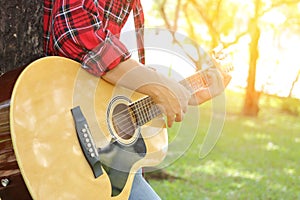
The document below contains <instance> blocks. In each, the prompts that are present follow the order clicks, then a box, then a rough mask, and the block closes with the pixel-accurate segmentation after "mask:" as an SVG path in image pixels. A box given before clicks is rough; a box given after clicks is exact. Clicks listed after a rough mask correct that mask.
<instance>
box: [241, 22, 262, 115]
mask: <svg viewBox="0 0 300 200" xmlns="http://www.w3.org/2000/svg"><path fill="white" fill-rule="evenodd" d="M252 23H253V24H252V25H251V27H252V30H251V38H252V40H251V43H250V47H249V51H250V64H249V71H248V79H247V83H248V85H247V88H246V97H245V102H244V108H243V114H244V115H247V116H257V115H258V112H259V106H258V102H259V96H260V95H259V94H260V93H259V92H257V91H256V90H255V81H256V63H257V59H258V57H259V51H258V42H259V38H260V30H259V27H258V26H257V24H256V23H255V24H254V22H252Z"/></svg>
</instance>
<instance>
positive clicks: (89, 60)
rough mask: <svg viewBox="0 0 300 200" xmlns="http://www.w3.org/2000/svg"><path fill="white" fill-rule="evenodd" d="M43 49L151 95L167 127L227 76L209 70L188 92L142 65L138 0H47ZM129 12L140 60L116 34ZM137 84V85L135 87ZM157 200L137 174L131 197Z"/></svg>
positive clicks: (218, 88)
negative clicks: (204, 82) (203, 85)
mask: <svg viewBox="0 0 300 200" xmlns="http://www.w3.org/2000/svg"><path fill="white" fill-rule="evenodd" d="M44 3H45V7H44V11H45V13H44V42H45V43H44V50H45V54H46V55H58V56H64V57H68V58H71V59H73V60H76V61H78V62H80V63H82V66H83V68H84V69H86V71H88V72H89V73H91V74H93V75H95V76H98V77H99V78H100V77H101V78H103V79H104V80H106V81H108V82H110V83H112V84H114V85H116V84H119V85H122V86H125V87H127V88H129V89H134V90H136V91H138V92H140V93H144V94H146V95H149V96H151V97H152V99H153V101H154V102H155V103H156V104H157V105H158V106H159V108H160V109H161V111H162V112H163V113H164V115H165V116H166V117H167V125H168V126H169V127H171V126H172V124H173V122H174V121H176V122H180V121H182V120H183V117H184V113H185V112H186V111H187V107H188V105H199V104H201V103H202V102H204V101H207V100H208V99H210V98H212V97H214V96H216V95H218V94H220V93H221V92H222V91H223V90H224V85H227V84H228V82H229V79H228V78H226V80H225V79H224V77H223V76H222V75H221V73H219V72H218V71H217V70H215V69H214V70H209V71H208V74H207V75H208V77H209V82H210V83H209V84H210V87H209V88H207V89H204V90H201V91H199V92H197V93H196V94H190V92H189V91H188V90H187V89H186V88H185V87H183V86H182V85H181V84H179V83H177V82H175V81H173V80H171V79H169V78H167V77H164V76H162V75H161V74H159V73H157V72H156V71H154V70H151V69H149V68H147V67H145V66H144V64H145V59H144V48H143V28H144V15H143V9H142V5H141V2H140V0H119V1H116V0H97V1H96V0H45V1H44ZM131 12H133V16H134V24H135V29H136V35H137V37H136V40H137V46H138V53H139V61H140V62H137V61H135V60H134V59H132V58H131V54H130V52H129V51H128V49H127V48H126V46H125V45H124V44H123V43H122V42H121V41H120V39H119V35H120V33H121V30H122V28H123V27H124V25H125V23H126V21H127V20H128V17H129V15H130V13H131ZM137 84H138V87H137V86H136V85H137ZM129 199H143V200H148V199H149V200H150V199H151V200H155V199H160V198H159V197H158V195H157V194H156V193H155V192H154V191H153V190H152V188H151V187H150V186H149V185H148V183H147V182H146V181H145V180H144V179H143V178H142V176H141V175H140V173H138V174H137V175H136V176H135V179H134V182H133V186H132V190H131V194H130V198H129Z"/></svg>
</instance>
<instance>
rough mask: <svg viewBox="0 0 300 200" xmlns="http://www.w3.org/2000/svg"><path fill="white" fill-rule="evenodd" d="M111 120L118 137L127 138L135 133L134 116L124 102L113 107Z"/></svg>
mask: <svg viewBox="0 0 300 200" xmlns="http://www.w3.org/2000/svg"><path fill="white" fill-rule="evenodd" d="M112 122H113V126H114V129H115V131H116V133H117V134H118V136H119V137H121V138H122V139H125V140H128V139H131V138H132V136H133V135H134V133H135V129H136V126H135V123H134V117H133V115H132V114H131V112H130V109H129V108H128V106H127V105H126V104H118V105H116V106H115V107H114V109H113V113H112Z"/></svg>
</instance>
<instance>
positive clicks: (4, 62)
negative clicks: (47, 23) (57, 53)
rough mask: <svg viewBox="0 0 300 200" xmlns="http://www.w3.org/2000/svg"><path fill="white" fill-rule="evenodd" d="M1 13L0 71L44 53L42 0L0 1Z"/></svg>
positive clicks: (29, 60) (25, 63) (27, 62)
mask: <svg viewBox="0 0 300 200" xmlns="http://www.w3.org/2000/svg"><path fill="white" fill-rule="evenodd" d="M0 17H1V18H0V73H4V72H7V71H9V70H12V69H14V68H17V67H20V66H26V65H28V64H29V63H30V62H32V61H33V60H35V59H37V58H39V57H42V56H43V37H42V36H43V1H40V0H30V1H28V0H10V1H1V2H0Z"/></svg>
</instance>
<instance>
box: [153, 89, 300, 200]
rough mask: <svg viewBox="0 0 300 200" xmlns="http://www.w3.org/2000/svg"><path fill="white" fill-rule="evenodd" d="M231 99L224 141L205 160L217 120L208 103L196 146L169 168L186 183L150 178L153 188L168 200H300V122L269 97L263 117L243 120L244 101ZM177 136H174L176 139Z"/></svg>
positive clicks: (239, 97)
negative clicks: (203, 148) (208, 136)
mask: <svg viewBox="0 0 300 200" xmlns="http://www.w3.org/2000/svg"><path fill="white" fill-rule="evenodd" d="M226 96H227V101H226V110H227V115H226V119H225V124H224V127H223V131H222V135H221V137H220V138H219V140H218V142H217V144H216V146H215V147H214V148H213V150H212V151H211V152H210V154H208V156H206V157H205V158H204V159H200V158H199V150H200V149H199V147H200V145H201V143H202V141H203V136H204V135H205V132H206V130H207V128H208V125H209V123H210V121H209V120H210V117H211V114H210V107H211V105H210V104H209V103H206V104H205V105H203V108H202V109H201V113H200V114H201V116H202V117H201V120H202V121H201V123H200V127H199V129H198V130H199V131H198V134H197V136H196V137H195V138H193V143H192V145H191V146H190V147H189V148H188V149H187V150H186V151H185V152H184V154H183V155H182V156H181V157H180V158H179V159H177V160H176V161H175V162H174V163H172V164H171V165H170V166H168V167H166V168H164V171H166V172H167V173H168V174H171V175H173V176H177V177H180V179H175V180H167V179H163V180H155V179H151V178H150V180H149V182H150V184H151V185H152V187H153V188H154V189H155V190H156V191H157V193H158V194H159V195H160V196H161V198H162V199H166V200H173V199H174V200H175V199H176V200H178V199H184V200H188V199H192V200H194V199H195V200H198V199H205V200H209V199H212V200H215V199H217V200H218V199H220V200H221V199H222V200H223V199H230V200H234V199H262V200H264V199H268V200H277V199H278V200H279V199H283V200H295V199H300V116H299V115H298V116H297V115H295V114H290V113H288V112H285V110H286V102H282V101H283V100H282V99H281V98H276V97H270V96H266V95H262V96H261V99H260V113H259V116H258V117H256V118H252V117H245V116H241V115H240V114H239V112H240V110H241V108H242V105H243V95H242V94H240V93H235V92H230V91H229V92H227V95H226ZM293 102H294V101H293ZM296 103H298V101H297V102H296ZM282 105H285V107H282ZM292 106H293V108H295V107H296V108H297V107H299V106H300V105H299V104H298V105H292ZM283 108H284V109H283ZM187 118H188V116H187ZM187 121H189V122H185V123H192V122H193V120H187ZM176 131H177V129H176V127H175V128H172V129H171V130H170V138H171V139H172V137H176V136H175V135H174V134H176Z"/></svg>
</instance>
